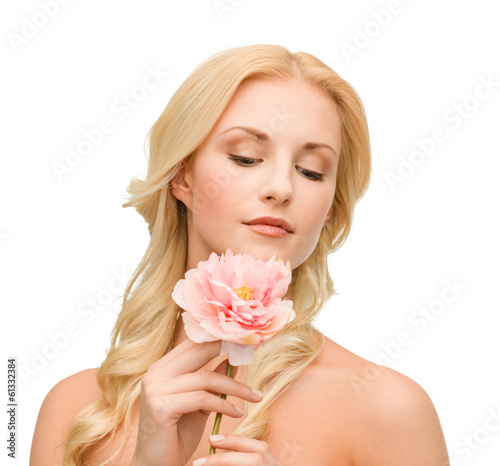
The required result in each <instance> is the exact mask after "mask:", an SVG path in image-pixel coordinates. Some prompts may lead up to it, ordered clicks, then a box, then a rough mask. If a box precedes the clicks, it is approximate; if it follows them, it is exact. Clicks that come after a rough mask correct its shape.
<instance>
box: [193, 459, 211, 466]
mask: <svg viewBox="0 0 500 466" xmlns="http://www.w3.org/2000/svg"><path fill="white" fill-rule="evenodd" d="M207 461H208V460H207V459H206V458H199V459H197V460H194V461H193V466H201V465H202V464H207Z"/></svg>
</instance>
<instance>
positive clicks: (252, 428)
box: [63, 44, 371, 465]
mask: <svg viewBox="0 0 500 466" xmlns="http://www.w3.org/2000/svg"><path fill="white" fill-rule="evenodd" d="M251 77H255V78H283V79H294V78H299V79H305V80H307V81H309V82H310V83H312V84H313V85H315V86H317V87H318V88H320V89H322V90H323V91H324V92H325V93H326V94H327V95H328V96H329V97H330V98H331V99H332V101H333V102H334V103H335V105H336V109H337V111H338V115H339V118H340V122H341V127H342V128H341V139H342V140H341V151H340V154H339V164H338V171H337V186H336V191H335V196H334V200H333V213H332V215H331V217H330V219H329V221H328V223H327V224H326V225H325V227H324V228H323V230H322V232H321V235H320V238H319V240H318V244H317V246H316V248H315V250H314V251H313V253H312V254H311V255H310V256H309V258H308V259H307V260H306V261H305V262H304V263H302V264H301V265H300V266H299V267H297V268H296V269H295V270H294V272H293V278H292V283H291V285H290V288H289V292H288V295H287V297H288V298H289V299H292V300H293V302H294V310H295V312H296V314H297V317H296V318H295V320H293V321H292V322H291V323H290V324H289V325H288V326H287V327H285V328H284V329H283V330H282V331H280V332H278V333H277V334H276V335H275V336H274V337H273V338H272V339H271V340H269V341H268V342H267V343H266V344H265V345H261V346H260V347H258V349H257V351H256V352H255V359H254V362H253V363H252V364H251V365H250V366H248V369H247V379H246V383H247V384H248V385H250V386H251V387H254V388H257V389H259V390H261V391H263V392H264V394H265V397H264V400H263V401H262V402H260V403H258V404H252V403H246V402H245V408H246V409H245V411H246V416H245V419H244V421H243V422H242V423H241V425H240V426H239V427H238V428H237V429H236V431H235V434H238V435H244V436H248V437H252V438H255V439H259V440H262V439H263V438H264V437H265V436H266V434H267V432H268V428H269V417H268V408H269V405H270V404H271V403H272V402H273V401H274V400H275V399H276V398H277V397H278V396H279V395H280V394H281V393H283V392H284V391H285V390H286V389H287V387H289V386H290V383H291V382H292V381H293V380H294V379H296V378H297V377H298V376H299V375H300V374H301V373H302V372H304V370H305V369H306V368H307V367H309V366H310V365H311V364H312V363H313V362H314V360H315V359H316V357H317V356H318V354H319V353H320V351H321V349H322V347H323V344H324V337H323V335H322V334H321V332H319V331H318V330H317V329H316V328H315V327H314V326H313V325H312V321H313V319H314V318H315V317H316V316H317V314H318V313H319V311H320V310H321V308H322V306H323V304H324V303H325V301H326V300H327V299H328V298H330V297H331V296H332V295H333V294H336V292H335V290H334V288H333V282H332V279H331V277H330V275H329V273H328V267H327V256H328V254H329V253H330V252H333V251H334V250H336V249H338V248H339V247H340V246H341V245H342V244H343V243H344V241H345V240H346V238H347V236H348V234H349V231H350V228H351V221H352V215H353V209H354V206H355V204H356V203H357V201H358V200H359V199H360V198H361V197H362V196H363V194H364V193H365V191H366V188H367V187H368V183H369V180H370V173H371V161H370V141H369V133H368V125H367V120H366V115H365V111H364V108H363V104H362V102H361V100H360V98H359V96H358V94H357V93H356V91H355V90H354V89H353V88H352V86H351V85H350V84H349V83H347V82H346V81H345V80H343V79H342V78H341V77H340V76H339V75H338V74H337V73H335V72H334V71H333V70H332V69H330V68H329V67H328V66H327V65H325V64H324V63H323V62H321V61H320V60H318V59H317V58H316V57H314V56H313V55H310V54H308V53H305V52H297V53H291V52H290V51H289V50H288V49H287V48H285V47H283V46H279V45H266V44H263V45H252V46H245V47H235V48H231V49H228V50H224V51H221V52H219V53H217V54H215V55H213V56H212V57H210V58H209V59H207V60H206V61H205V62H203V63H202V64H201V65H199V66H198V67H197V68H196V69H195V70H194V71H193V72H192V73H191V74H190V75H189V76H188V77H187V79H186V80H185V81H184V82H183V83H182V85H181V86H180V87H179V89H178V90H177V91H176V92H175V94H174V95H173V96H172V98H171V99H170V101H169V103H168V105H167V106H166V108H165V110H164V111H163V113H162V114H161V116H160V117H159V118H158V120H157V121H156V122H155V124H154V125H153V127H152V128H151V130H150V132H149V134H148V141H149V158H148V168H147V174H146V177H145V179H144V180H141V179H138V178H134V179H132V180H131V183H130V186H129V187H128V188H127V191H128V192H129V193H130V196H129V200H128V202H126V203H125V204H123V207H135V208H136V210H137V212H138V213H139V214H141V215H142V216H143V217H144V219H145V220H146V222H147V224H148V228H149V233H150V236H151V240H150V243H149V245H148V247H147V249H146V252H145V254H144V257H143V258H142V260H141V262H140V264H139V265H138V267H137V269H136V270H135V272H134V274H133V276H132V277H131V279H130V281H129V283H128V284H127V287H126V290H125V292H124V296H123V304H122V309H121V312H120V314H119V316H118V318H117V321H116V324H115V327H114V329H113V332H112V335H111V345H110V348H109V350H108V351H107V356H106V358H105V360H104V361H103V363H102V364H101V366H100V368H99V370H98V372H97V380H98V383H99V387H100V388H101V390H102V396H101V398H100V399H99V400H98V401H97V402H96V403H94V404H92V405H90V406H88V407H87V408H85V409H84V410H83V411H82V412H81V413H79V415H78V416H76V418H75V420H74V422H73V424H72V427H71V429H70V432H69V435H68V439H67V442H66V444H65V446H66V449H65V454H64V460H63V461H64V464H65V465H81V464H85V457H86V453H88V452H89V451H90V449H91V448H92V447H93V446H94V445H95V444H96V443H97V442H100V441H101V440H104V439H106V438H108V440H110V439H111V438H113V435H114V434H115V432H116V430H117V428H118V427H119V426H121V425H123V426H124V427H125V433H126V435H125V439H126V438H127V436H128V434H129V433H130V427H131V414H132V407H133V405H134V402H135V401H136V400H137V399H138V397H139V396H140V387H141V384H140V382H141V378H142V376H143V374H144V373H145V372H146V370H147V369H148V367H149V366H150V365H151V364H152V363H153V362H155V361H156V360H158V359H160V358H161V357H162V356H163V355H165V354H166V353H167V352H169V351H170V350H172V349H173V345H174V337H175V334H176V326H177V323H178V322H179V321H181V319H178V317H179V314H180V309H179V307H178V306H177V305H176V304H175V302H174V301H173V300H172V298H171V293H172V291H173V288H174V285H175V284H176V283H177V281H178V280H179V279H181V278H183V277H184V274H185V272H186V258H187V225H186V212H185V208H184V206H183V204H182V203H180V202H179V201H177V199H176V198H175V197H174V196H173V194H172V192H171V190H170V189H169V186H170V181H171V180H172V179H173V178H174V177H175V176H176V175H177V174H178V173H179V171H180V170H181V166H182V162H183V160H185V159H186V157H188V156H189V155H191V154H192V153H193V152H194V151H195V150H196V149H197V148H198V146H200V144H201V143H202V142H203V141H204V140H205V138H206V137H207V135H208V134H209V133H210V131H211V129H212V128H213V126H214V125H215V123H216V121H217V120H218V118H219V117H220V116H221V114H222V112H223V111H224V109H225V108H226V106H227V105H228V103H229V101H230V99H231V97H232V96H233V95H234V93H235V92H236V90H237V89H238V87H239V86H240V84H241V83H242V82H243V81H244V80H245V79H248V78H251ZM134 285H135V287H134ZM117 453H118V452H117ZM117 453H116V454H117ZM110 459H111V458H110ZM103 464H105V463H103Z"/></svg>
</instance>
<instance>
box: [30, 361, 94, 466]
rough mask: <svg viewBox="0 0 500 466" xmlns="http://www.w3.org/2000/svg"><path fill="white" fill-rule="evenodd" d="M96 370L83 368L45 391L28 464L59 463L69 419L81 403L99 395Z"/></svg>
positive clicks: (86, 402) (87, 403) (92, 399)
mask: <svg viewBox="0 0 500 466" xmlns="http://www.w3.org/2000/svg"><path fill="white" fill-rule="evenodd" d="M97 370H98V369H97V368H92V369H86V370H83V371H80V372H77V373H76V374H73V375H70V376H69V377H66V378H65V379H63V380H61V381H60V382H58V383H57V384H56V385H54V386H53V387H52V389H51V390H50V391H49V392H48V393H47V395H46V397H45V399H44V400H43V403H42V406H41V408H40V411H39V413H38V418H37V422H36V426H35V432H34V434H33V441H32V444H31V454H30V466H49V465H50V466H53V465H60V464H62V458H63V455H64V443H65V442H66V438H67V435H68V432H69V426H70V424H71V421H72V420H73V418H74V417H75V416H76V415H77V414H78V413H79V412H80V411H81V410H82V409H83V408H84V407H85V406H87V405H89V404H90V403H93V402H95V401H97V400H98V399H99V398H100V396H101V390H100V388H99V385H98V383H97V380H96V374H97Z"/></svg>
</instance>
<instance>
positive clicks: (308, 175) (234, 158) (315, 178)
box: [229, 154, 324, 181]
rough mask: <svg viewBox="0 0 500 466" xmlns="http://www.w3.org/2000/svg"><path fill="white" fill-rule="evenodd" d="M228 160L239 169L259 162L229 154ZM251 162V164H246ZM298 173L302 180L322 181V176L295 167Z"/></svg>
mask: <svg viewBox="0 0 500 466" xmlns="http://www.w3.org/2000/svg"><path fill="white" fill-rule="evenodd" d="M229 159H230V160H232V161H233V162H235V163H236V164H238V165H240V166H241V167H251V166H253V165H254V162H261V160H258V159H252V158H250V157H241V156H239V155H233V154H229ZM246 162H251V163H246ZM297 170H298V171H299V173H301V174H302V175H303V176H304V178H306V179H308V180H311V181H324V178H323V175H322V174H321V173H316V172H313V171H311V170H306V169H305V168H301V167H297Z"/></svg>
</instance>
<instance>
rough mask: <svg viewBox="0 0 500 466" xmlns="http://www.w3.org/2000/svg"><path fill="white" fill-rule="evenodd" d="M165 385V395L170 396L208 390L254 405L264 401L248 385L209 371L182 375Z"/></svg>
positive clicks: (214, 393)
mask: <svg viewBox="0 0 500 466" xmlns="http://www.w3.org/2000/svg"><path fill="white" fill-rule="evenodd" d="M164 385H165V388H164V390H165V393H166V394H168V395H173V394H176V393H184V392H194V391H201V390H206V391H207V392H208V393H211V394H213V395H216V396H220V395H221V394H224V395H231V396H235V397H238V398H241V399H244V400H247V401H250V402H252V403H256V402H259V401H261V400H262V396H259V395H258V394H257V393H255V392H254V391H253V390H252V389H251V388H250V387H249V386H248V385H245V384H244V383H241V382H237V381H236V380H234V379H232V378H230V377H227V376H226V375H223V374H220V373H216V372H212V371H208V370H207V371H200V372H193V373H191V374H185V375H181V376H179V377H176V378H175V379H171V380H168V381H166V382H165V383H164Z"/></svg>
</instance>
